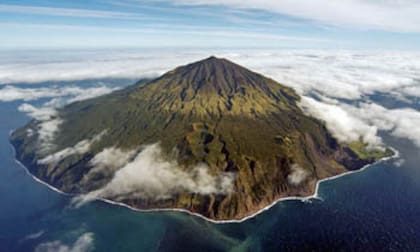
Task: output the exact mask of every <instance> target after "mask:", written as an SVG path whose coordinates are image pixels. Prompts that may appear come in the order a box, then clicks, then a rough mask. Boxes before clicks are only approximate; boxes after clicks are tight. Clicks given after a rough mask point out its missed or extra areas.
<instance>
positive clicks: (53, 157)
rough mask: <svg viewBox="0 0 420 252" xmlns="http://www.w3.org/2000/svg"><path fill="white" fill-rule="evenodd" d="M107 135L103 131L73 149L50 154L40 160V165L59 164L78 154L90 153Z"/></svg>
mask: <svg viewBox="0 0 420 252" xmlns="http://www.w3.org/2000/svg"><path fill="white" fill-rule="evenodd" d="M105 134H106V131H103V132H101V133H99V134H97V135H95V136H93V137H92V138H91V139H85V140H82V141H80V142H78V143H77V144H76V145H75V146H73V147H67V148H65V149H62V150H60V151H58V152H55V153H53V154H50V155H48V156H46V157H44V158H42V159H40V160H38V164H50V163H57V162H58V161H60V160H63V159H64V158H66V157H68V156H72V155H76V154H83V153H86V152H88V151H89V149H90V147H91V146H92V145H93V144H94V143H96V142H99V141H100V140H101V139H102V137H103V136H104V135H105Z"/></svg>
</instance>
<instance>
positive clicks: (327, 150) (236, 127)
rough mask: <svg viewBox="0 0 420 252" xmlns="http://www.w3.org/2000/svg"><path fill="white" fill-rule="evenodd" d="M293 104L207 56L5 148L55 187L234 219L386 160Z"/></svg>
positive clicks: (66, 112) (77, 107) (289, 93)
mask: <svg viewBox="0 0 420 252" xmlns="http://www.w3.org/2000/svg"><path fill="white" fill-rule="evenodd" d="M299 101H300V97H299V95H298V94H297V93H296V92H295V91H294V90H293V89H291V88H289V87H286V86H284V85H281V84H279V83H277V82H276V81H274V80H272V79H270V78H267V77H264V76H262V75H260V74H258V73H255V72H253V71H251V70H248V69H246V68H244V67H241V66H239V65H237V64H235V63H233V62H231V61H229V60H226V59H221V58H216V57H210V58H207V59H204V60H202V61H198V62H195V63H192V64H189V65H185V66H181V67H178V68H176V69H174V70H172V71H169V72H167V73H166V74H164V75H162V76H160V77H159V78H156V79H153V80H143V81H140V82H138V83H136V84H134V85H132V86H130V87H127V88H125V89H123V90H119V91H115V92H114V93H111V94H108V95H105V96H101V97H97V98H93V99H89V100H85V101H80V102H75V103H72V104H69V105H67V106H65V107H63V108H60V109H58V110H57V111H56V113H54V114H52V115H50V116H49V117H48V118H47V119H43V120H32V121H31V122H29V123H28V124H27V125H26V126H25V127H22V128H20V129H18V130H16V131H15V132H14V133H13V134H12V136H11V142H12V144H13V145H14V147H15V149H16V157H17V159H18V160H19V161H21V162H22V163H23V164H24V165H25V166H26V167H27V168H28V169H29V171H30V172H31V173H32V174H33V175H34V176H36V177H37V178H39V179H41V180H42V181H45V182H46V183H48V184H50V185H52V186H54V187H56V188H58V189H60V190H61V191H64V192H68V193H72V194H80V195H93V196H95V197H100V198H106V199H109V200H113V201H116V202H121V203H125V204H127V205H129V206H132V207H134V208H138V209H168V208H170V209H185V210H188V211H193V212H195V213H198V214H200V215H202V216H205V217H207V218H210V219H213V220H238V219H242V218H244V217H247V216H249V215H252V214H253V213H255V212H257V211H259V210H260V209H262V208H264V207H266V206H268V205H270V204H272V203H273V202H274V201H276V200H278V199H281V198H284V197H290V196H301V197H303V196H308V195H311V194H313V193H314V190H315V187H316V183H317V181H319V180H321V179H324V178H327V177H331V176H335V175H338V174H341V173H344V172H347V171H349V170H357V169H360V168H361V167H363V166H364V165H366V164H369V163H372V162H374V161H376V160H377V159H379V158H381V157H383V156H384V155H389V153H388V152H385V153H383V154H380V153H379V154H378V153H377V151H373V152H367V151H363V152H362V151H361V149H363V144H362V143H360V144H354V143H353V144H352V145H349V144H346V143H340V142H338V141H337V140H336V139H335V138H334V137H333V136H332V135H331V134H330V133H329V132H328V130H327V128H326V126H325V124H324V123H323V122H322V121H320V120H318V119H316V118H313V117H311V116H309V115H307V114H305V113H304V112H303V110H302V109H301V108H300V107H299ZM48 125H50V126H51V125H55V126H56V127H55V128H53V130H49V131H48V130H47V129H49V128H48V127H47V126H48ZM354 146H359V147H360V148H359V149H357V150H356V149H355V147H354ZM363 150H365V149H363Z"/></svg>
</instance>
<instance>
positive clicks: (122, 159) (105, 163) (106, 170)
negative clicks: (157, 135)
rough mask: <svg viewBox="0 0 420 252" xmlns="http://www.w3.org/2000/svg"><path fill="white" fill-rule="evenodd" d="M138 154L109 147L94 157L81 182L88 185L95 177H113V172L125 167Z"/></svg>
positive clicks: (135, 151) (134, 151) (133, 151)
mask: <svg viewBox="0 0 420 252" xmlns="http://www.w3.org/2000/svg"><path fill="white" fill-rule="evenodd" d="M137 153H138V151H137V150H130V151H124V150H122V149H119V148H115V147H109V148H105V149H104V150H102V151H101V152H99V153H98V154H96V155H95V157H94V158H93V159H92V160H90V162H89V165H91V166H92V167H93V168H92V169H91V170H90V171H89V172H88V173H87V174H86V175H85V176H84V177H83V182H85V183H88V182H89V180H90V179H91V178H92V177H94V176H95V175H98V174H99V175H105V176H113V175H114V173H115V171H117V170H118V169H119V168H121V167H124V166H125V165H127V164H128V163H129V162H130V161H132V159H133V158H134V157H135V156H136V154H137Z"/></svg>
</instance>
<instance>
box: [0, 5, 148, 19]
mask: <svg viewBox="0 0 420 252" xmlns="http://www.w3.org/2000/svg"><path fill="white" fill-rule="evenodd" d="M1 12H3V13H23V14H35V15H47V16H60V17H88V18H117V19H137V20H142V19H144V17H143V16H142V15H139V14H137V13H129V12H117V11H102V10H86V9H74V8H57V7H41V6H30V5H12V4H0V13H1Z"/></svg>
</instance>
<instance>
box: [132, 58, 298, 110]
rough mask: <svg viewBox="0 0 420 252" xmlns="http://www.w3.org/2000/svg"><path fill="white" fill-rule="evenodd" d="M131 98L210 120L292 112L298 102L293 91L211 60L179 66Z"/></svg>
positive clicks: (260, 76)
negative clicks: (227, 115)
mask: <svg viewBox="0 0 420 252" xmlns="http://www.w3.org/2000/svg"><path fill="white" fill-rule="evenodd" d="M140 93H141V95H140ZM133 96H134V97H136V99H142V100H144V99H148V100H150V101H151V104H153V106H158V107H160V108H164V109H167V110H168V111H170V112H177V113H183V114H187V115H189V114H194V115H200V116H210V117H217V116H220V115H221V114H223V113H228V114H238V115H239V114H241V115H242V116H254V115H256V114H267V113H270V112H273V111H278V110H279V108H281V109H292V108H293V107H295V103H296V101H297V100H298V99H299V97H298V96H297V95H296V93H295V92H294V91H293V90H292V89H290V88H288V87H285V86H283V85H281V84H279V83H277V82H275V81H273V80H272V79H270V78H266V77H264V76H262V75H260V74H258V73H255V72H253V71H251V70H248V69H246V68H245V67H242V66H239V65H237V64H235V63H233V62H231V61H229V60H227V59H223V58H217V57H214V56H211V57H209V58H206V59H203V60H201V61H197V62H193V63H191V64H188V65H185V66H180V67H178V68H176V69H174V70H173V71H170V72H168V73H166V74H164V75H163V76H161V77H160V78H158V79H156V80H153V81H151V82H149V83H148V84H147V85H145V86H144V87H141V88H140V90H139V93H138V95H137V94H134V95H133Z"/></svg>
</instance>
